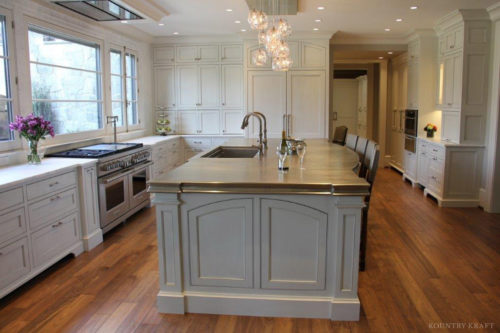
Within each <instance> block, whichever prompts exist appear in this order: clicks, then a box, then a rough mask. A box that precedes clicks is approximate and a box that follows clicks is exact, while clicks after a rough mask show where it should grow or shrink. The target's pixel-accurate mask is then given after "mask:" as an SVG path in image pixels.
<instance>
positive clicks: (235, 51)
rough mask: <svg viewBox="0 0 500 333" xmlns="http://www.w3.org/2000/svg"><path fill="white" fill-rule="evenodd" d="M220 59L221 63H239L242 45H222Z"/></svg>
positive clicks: (241, 59)
mask: <svg viewBox="0 0 500 333" xmlns="http://www.w3.org/2000/svg"><path fill="white" fill-rule="evenodd" d="M220 60H221V62H223V63H241V62H242V61H243V46H242V45H239V44H235V45H222V46H221V58H220Z"/></svg>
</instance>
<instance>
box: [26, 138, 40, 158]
mask: <svg viewBox="0 0 500 333" xmlns="http://www.w3.org/2000/svg"><path fill="white" fill-rule="evenodd" d="M28 149H29V151H28V164H40V163H42V159H41V158H40V155H39V154H38V140H28Z"/></svg>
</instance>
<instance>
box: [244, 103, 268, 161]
mask: <svg viewBox="0 0 500 333" xmlns="http://www.w3.org/2000/svg"><path fill="white" fill-rule="evenodd" d="M252 116H254V117H256V118H257V119H258V120H259V149H260V153H261V154H262V153H263V152H264V149H265V148H266V147H267V139H266V143H264V140H263V139H262V118H261V116H260V115H259V114H258V113H257V112H249V113H247V114H246V115H245V117H244V118H243V122H242V123H241V129H245V128H246V127H247V126H248V120H249V119H250V117H252Z"/></svg>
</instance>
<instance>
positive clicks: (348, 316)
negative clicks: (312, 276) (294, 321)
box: [157, 291, 360, 321]
mask: <svg viewBox="0 0 500 333" xmlns="http://www.w3.org/2000/svg"><path fill="white" fill-rule="evenodd" d="M157 305H158V311H159V312H161V313H171V314H172V313H173V314H184V313H186V312H188V313H189V312H191V313H207V314H222V315H238V316H258V317H296V318H320V319H331V320H336V321H358V320H359V312H360V303H359V299H335V298H333V299H332V298H331V297H287V296H279V295H258V296H256V295H245V294H243V295H242V294H237V295H235V294H211V293H169V292H162V291H160V292H159V293H158V297H157Z"/></svg>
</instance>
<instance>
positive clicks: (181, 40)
mask: <svg viewBox="0 0 500 333" xmlns="http://www.w3.org/2000/svg"><path fill="white" fill-rule="evenodd" d="M242 41H243V40H242V38H241V37H240V36H238V35H237V34H231V35H202V36H201V35H200V36H194V35H193V36H191V35H189V36H160V37H154V38H153V41H152V44H153V45H154V46H159V45H162V44H189V43H241V42H242Z"/></svg>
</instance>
